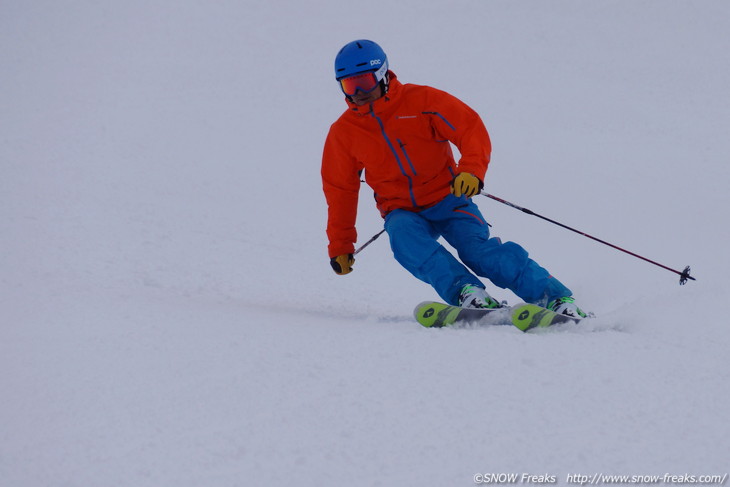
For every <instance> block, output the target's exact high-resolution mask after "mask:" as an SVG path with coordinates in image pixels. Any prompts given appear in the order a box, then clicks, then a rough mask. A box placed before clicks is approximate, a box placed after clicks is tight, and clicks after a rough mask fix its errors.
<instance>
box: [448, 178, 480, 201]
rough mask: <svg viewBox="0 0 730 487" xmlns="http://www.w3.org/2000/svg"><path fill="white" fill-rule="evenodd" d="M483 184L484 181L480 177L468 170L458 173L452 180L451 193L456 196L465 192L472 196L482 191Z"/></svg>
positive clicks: (469, 196)
mask: <svg viewBox="0 0 730 487" xmlns="http://www.w3.org/2000/svg"><path fill="white" fill-rule="evenodd" d="M483 186H484V183H482V182H481V181H480V180H479V178H478V177H476V176H475V175H473V174H470V173H468V172H462V173H459V174H457V175H456V177H455V178H454V180H453V181H451V193H453V195H454V196H461V195H462V194H463V195H464V196H466V197H468V198H471V197H472V196H474V195H475V194H477V193H478V192H479V191H481V190H482V187H483Z"/></svg>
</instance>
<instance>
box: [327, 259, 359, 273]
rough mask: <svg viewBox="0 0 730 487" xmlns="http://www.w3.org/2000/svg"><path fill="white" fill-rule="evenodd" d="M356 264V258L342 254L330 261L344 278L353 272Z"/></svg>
mask: <svg viewBox="0 0 730 487" xmlns="http://www.w3.org/2000/svg"><path fill="white" fill-rule="evenodd" d="M354 263H355V258H354V257H353V256H352V254H342V255H338V256H337V257H332V258H331V259H330V265H331V266H332V269H333V270H334V271H335V272H336V273H337V274H339V275H340V276H344V275H345V274H349V273H350V272H352V264H354Z"/></svg>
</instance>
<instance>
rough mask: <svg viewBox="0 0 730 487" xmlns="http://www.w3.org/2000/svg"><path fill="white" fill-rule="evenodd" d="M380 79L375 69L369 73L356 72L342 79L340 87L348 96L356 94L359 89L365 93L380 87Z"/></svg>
mask: <svg viewBox="0 0 730 487" xmlns="http://www.w3.org/2000/svg"><path fill="white" fill-rule="evenodd" d="M379 83H380V80H379V79H378V78H377V77H376V75H375V72H374V71H370V72H368V73H361V74H356V75H354V76H349V77H347V78H342V79H341V80H340V88H341V89H342V92H343V93H344V94H345V95H347V96H354V95H355V93H357V91H358V90H360V91H361V92H363V93H370V92H371V91H373V90H374V89H375V88H377V87H378V84H379Z"/></svg>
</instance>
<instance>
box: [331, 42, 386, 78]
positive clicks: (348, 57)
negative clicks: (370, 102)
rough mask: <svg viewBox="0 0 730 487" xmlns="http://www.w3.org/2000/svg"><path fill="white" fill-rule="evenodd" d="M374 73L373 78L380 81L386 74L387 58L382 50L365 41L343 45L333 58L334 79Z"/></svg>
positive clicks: (374, 44)
mask: <svg viewBox="0 0 730 487" xmlns="http://www.w3.org/2000/svg"><path fill="white" fill-rule="evenodd" d="M368 71H374V72H375V77H376V79H377V80H378V81H381V80H382V79H383V78H384V77H385V73H387V72H388V57H387V56H386V55H385V52H384V51H383V49H382V48H381V47H380V46H379V45H377V44H376V43H374V42H373V41H368V40H366V39H360V40H357V41H352V42H349V43H347V44H345V47H343V48H342V49H340V52H338V53H337V57H336V58H335V79H337V80H338V81H339V80H340V79H342V78H346V77H348V76H352V75H354V74H357V73H365V72H368Z"/></svg>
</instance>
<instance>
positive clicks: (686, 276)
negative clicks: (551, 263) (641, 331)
mask: <svg viewBox="0 0 730 487" xmlns="http://www.w3.org/2000/svg"><path fill="white" fill-rule="evenodd" d="M479 194H481V195H482V196H486V197H487V198H491V199H493V200H495V201H499V202H500V203H502V204H505V205H507V206H511V207H512V208H514V209H516V210H520V211H522V212H524V213H527V214H528V215H532V216H536V217H538V218H542V219H543V220H545V221H547V222H550V223H552V224H554V225H558V226H559V227H563V228H565V229H566V230H570V231H571V232H575V233H577V234H579V235H583V236H584V237H588V238H590V239H593V240H595V241H596V242H599V243H602V244H604V245H608V246H609V247H613V248H614V249H616V250H620V251H621V252H625V253H627V254H629V255H632V256H634V257H636V258H638V259H641V260H644V261H646V262H649V263H650V264H654V265H656V266H659V267H661V268H662V269H666V270H668V271H671V272H674V273H675V274H679V284H680V285H683V284H685V283H686V282H687V279H692V280H693V281H696V280H697V279H695V278H694V277H692V276H690V275H689V266H687V267H685V268H684V270H683V271H681V272H680V271H678V270H675V269H672V268H671V267H667V266H665V265H662V264H660V263H658V262H654V261H653V260H650V259H647V258H646V257H642V256H640V255H638V254H635V253H633V252H629V251H628V250H626V249H622V248H621V247H619V246H617V245H614V244H612V243H608V242H606V241H604V240H601V239H600V238H596V237H594V236H592V235H588V234H587V233H584V232H581V231H580V230H576V229H575V228H571V227H569V226H567V225H563V224H562V223H560V222H556V221H555V220H551V219H550V218H547V217H544V216H542V215H538V214H537V213H535V212H534V211H532V210H528V209H527V208H523V207H521V206H518V205H516V204H514V203H510V202H509V201H506V200H503V199H502V198H498V197H496V196H494V195H491V194H489V193H487V192H486V191H482V192H481V193H479Z"/></svg>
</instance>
